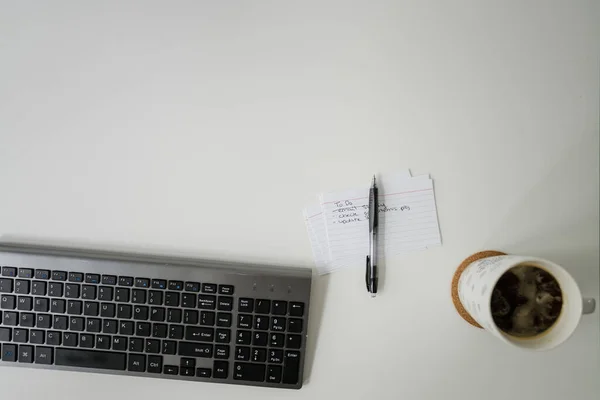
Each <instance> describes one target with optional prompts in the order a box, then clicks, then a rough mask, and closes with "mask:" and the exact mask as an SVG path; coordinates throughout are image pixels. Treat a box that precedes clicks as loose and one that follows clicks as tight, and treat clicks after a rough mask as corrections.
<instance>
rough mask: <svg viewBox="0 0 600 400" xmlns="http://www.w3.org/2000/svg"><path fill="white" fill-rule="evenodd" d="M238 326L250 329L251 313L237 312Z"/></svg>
mask: <svg viewBox="0 0 600 400" xmlns="http://www.w3.org/2000/svg"><path fill="white" fill-rule="evenodd" d="M237 327H238V328H244V329H251V328H252V315H250V314H238V323H237Z"/></svg>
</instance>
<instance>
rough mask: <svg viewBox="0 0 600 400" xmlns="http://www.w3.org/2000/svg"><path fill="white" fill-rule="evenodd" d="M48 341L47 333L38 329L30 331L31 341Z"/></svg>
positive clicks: (33, 342)
mask: <svg viewBox="0 0 600 400" xmlns="http://www.w3.org/2000/svg"><path fill="white" fill-rule="evenodd" d="M44 342H46V333H45V332H44V331H41V330H38V329H32V330H31V331H29V343H32V344H44Z"/></svg>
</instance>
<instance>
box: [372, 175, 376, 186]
mask: <svg viewBox="0 0 600 400" xmlns="http://www.w3.org/2000/svg"><path fill="white" fill-rule="evenodd" d="M372 183H373V185H374V184H375V175H373V182H372Z"/></svg>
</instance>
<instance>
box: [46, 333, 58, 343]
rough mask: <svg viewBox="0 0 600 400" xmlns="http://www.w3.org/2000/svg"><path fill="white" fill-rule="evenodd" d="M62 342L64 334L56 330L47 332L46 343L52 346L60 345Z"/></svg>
mask: <svg viewBox="0 0 600 400" xmlns="http://www.w3.org/2000/svg"><path fill="white" fill-rule="evenodd" d="M61 343H62V334H61V333H60V332H56V331H47V332H46V344H49V345H51V346H60V345H61Z"/></svg>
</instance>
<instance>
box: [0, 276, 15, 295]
mask: <svg viewBox="0 0 600 400" xmlns="http://www.w3.org/2000/svg"><path fill="white" fill-rule="evenodd" d="M12 291H13V280H12V279H6V278H2V279H0V293H12Z"/></svg>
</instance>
